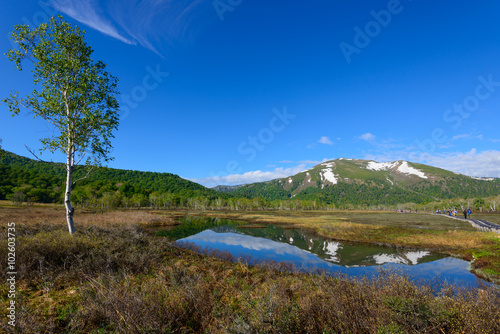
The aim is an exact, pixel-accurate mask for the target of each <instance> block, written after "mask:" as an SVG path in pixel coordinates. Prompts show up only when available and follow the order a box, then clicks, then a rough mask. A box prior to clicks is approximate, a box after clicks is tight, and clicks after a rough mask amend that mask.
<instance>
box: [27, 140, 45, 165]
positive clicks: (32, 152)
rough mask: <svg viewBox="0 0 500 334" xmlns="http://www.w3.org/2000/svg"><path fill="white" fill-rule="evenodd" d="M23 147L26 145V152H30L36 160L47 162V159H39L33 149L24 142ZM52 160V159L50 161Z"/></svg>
mask: <svg viewBox="0 0 500 334" xmlns="http://www.w3.org/2000/svg"><path fill="white" fill-rule="evenodd" d="M24 147H26V149H27V150H28V152H30V153H31V154H32V155H33V156H34V157H35V158H36V159H37V160H38V161H41V162H45V163H49V162H48V161H45V160H42V159H40V158H39V157H38V156H37V155H36V154H35V151H34V150H32V149H31V148H29V147H28V146H26V144H25V145H24ZM51 162H52V161H51Z"/></svg>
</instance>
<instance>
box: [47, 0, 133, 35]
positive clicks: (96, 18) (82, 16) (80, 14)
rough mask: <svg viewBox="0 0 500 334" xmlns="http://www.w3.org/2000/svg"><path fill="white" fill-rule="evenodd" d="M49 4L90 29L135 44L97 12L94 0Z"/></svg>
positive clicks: (53, 2)
mask: <svg viewBox="0 0 500 334" xmlns="http://www.w3.org/2000/svg"><path fill="white" fill-rule="evenodd" d="M50 5H51V6H52V7H54V8H55V9H57V10H58V11H60V12H63V13H64V14H66V15H68V16H71V17H72V18H73V19H75V20H77V21H79V22H81V23H83V24H85V25H87V26H89V27H90V28H92V29H95V30H97V31H100V32H102V33H103V34H105V35H108V36H110V37H113V38H116V39H118V40H120V41H122V42H124V43H127V44H136V43H135V41H132V40H130V39H128V38H126V37H124V36H122V35H121V34H120V33H119V32H118V31H117V29H116V28H115V27H114V26H113V24H112V23H111V22H110V21H109V20H106V19H105V18H104V17H102V15H99V14H98V13H97V10H98V4H97V2H96V1H94V0H81V1H59V0H52V1H51V2H50Z"/></svg>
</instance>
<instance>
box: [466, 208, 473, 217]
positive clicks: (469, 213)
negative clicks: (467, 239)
mask: <svg viewBox="0 0 500 334" xmlns="http://www.w3.org/2000/svg"><path fill="white" fill-rule="evenodd" d="M471 214H472V210H471V209H470V208H469V209H468V210H467V216H469V219H470V215H471Z"/></svg>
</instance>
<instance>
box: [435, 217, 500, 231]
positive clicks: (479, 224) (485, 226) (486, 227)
mask: <svg viewBox="0 0 500 334" xmlns="http://www.w3.org/2000/svg"><path fill="white" fill-rule="evenodd" d="M436 215H439V216H444V217H448V218H453V219H458V220H465V221H467V222H468V223H470V224H471V225H472V226H473V227H475V228H477V229H478V230H480V231H483V232H495V233H500V225H497V224H494V223H492V222H489V221H487V220H483V219H465V218H462V217H458V216H449V215H445V214H436Z"/></svg>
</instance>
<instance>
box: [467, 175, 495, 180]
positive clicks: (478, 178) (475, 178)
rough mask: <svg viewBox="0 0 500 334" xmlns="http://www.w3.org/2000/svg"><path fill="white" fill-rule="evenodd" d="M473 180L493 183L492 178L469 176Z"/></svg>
mask: <svg viewBox="0 0 500 334" xmlns="http://www.w3.org/2000/svg"><path fill="white" fill-rule="evenodd" d="M471 177H472V178H473V179H474V180H480V181H493V180H495V179H494V178H492V177H474V176H471Z"/></svg>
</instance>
